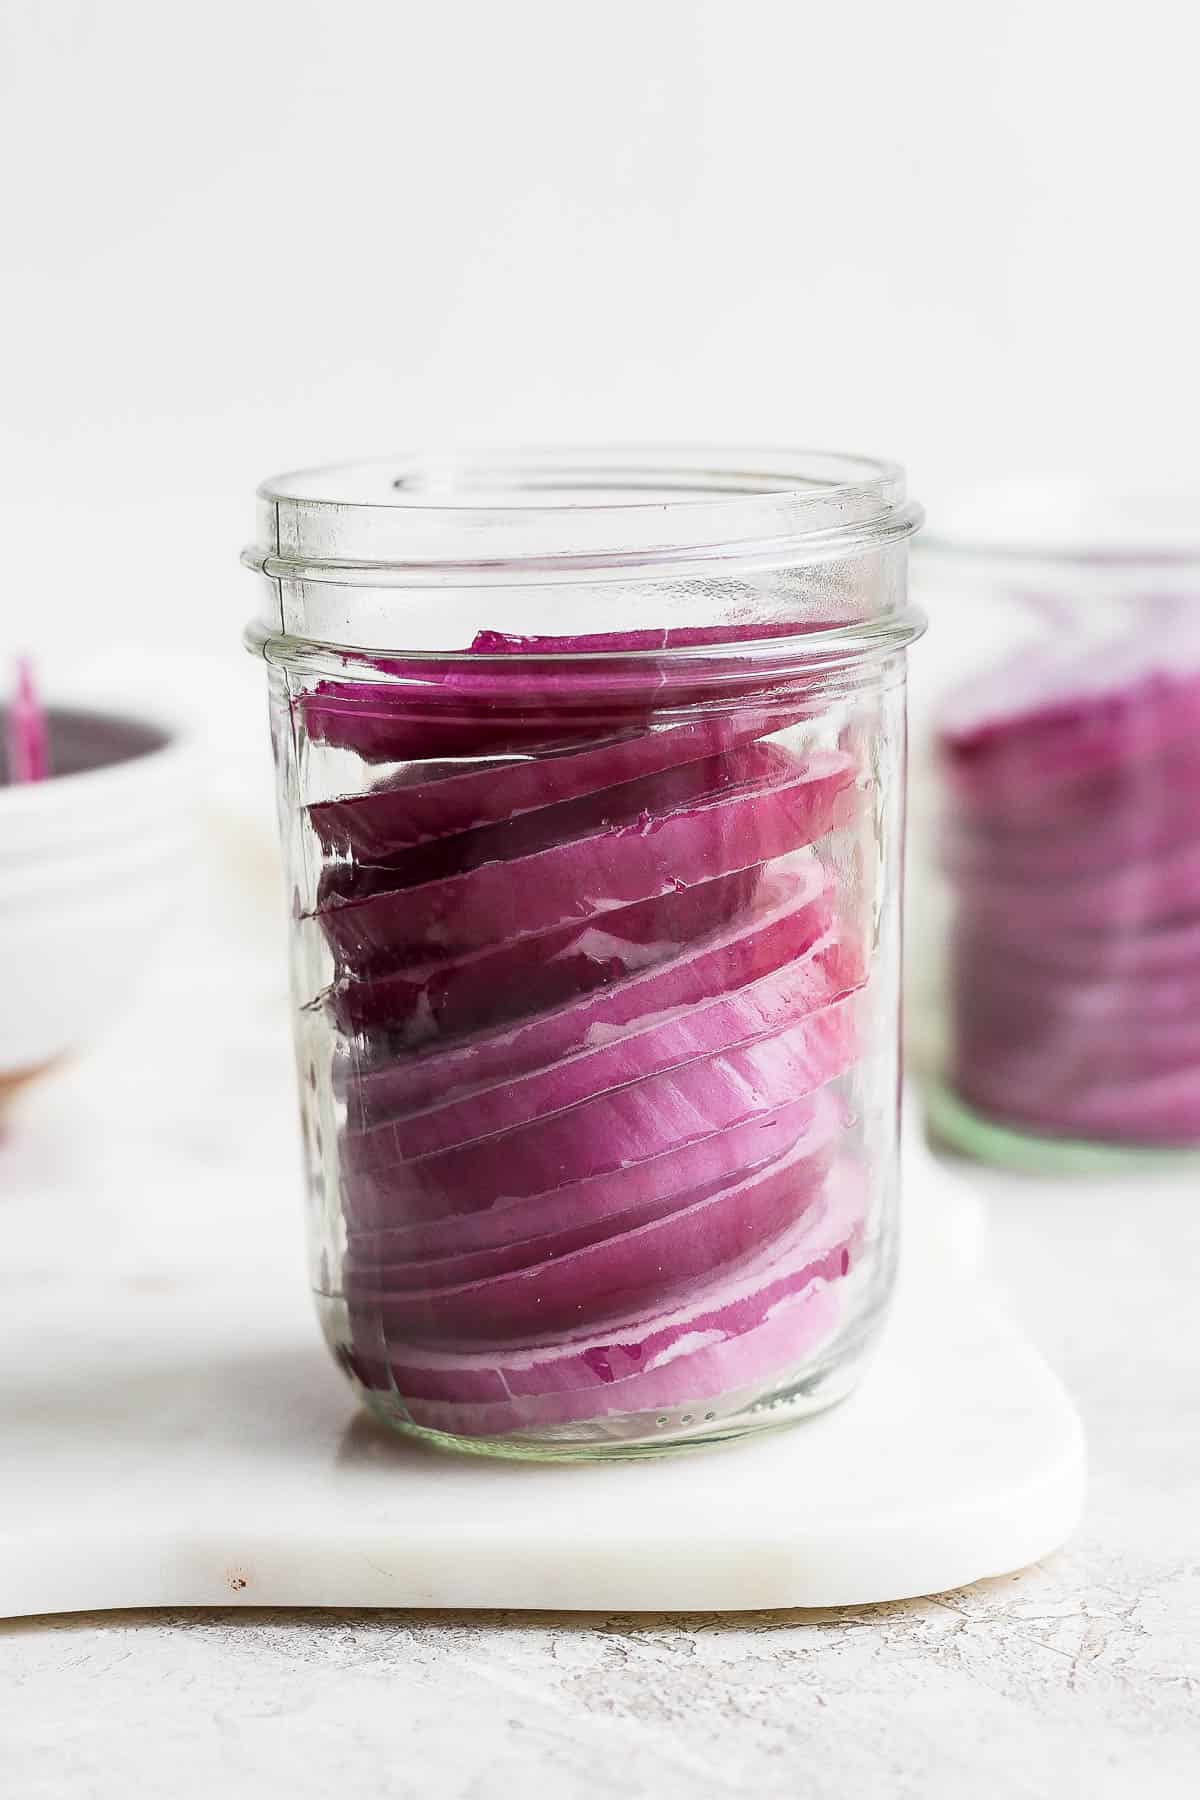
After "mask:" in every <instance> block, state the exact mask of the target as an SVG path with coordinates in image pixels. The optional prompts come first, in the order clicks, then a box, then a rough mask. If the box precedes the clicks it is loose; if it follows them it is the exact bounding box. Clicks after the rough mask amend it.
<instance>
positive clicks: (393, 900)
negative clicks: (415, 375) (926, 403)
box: [246, 451, 918, 1457]
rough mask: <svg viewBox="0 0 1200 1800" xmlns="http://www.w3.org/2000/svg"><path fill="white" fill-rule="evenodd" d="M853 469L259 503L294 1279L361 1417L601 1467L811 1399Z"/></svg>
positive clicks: (865, 617)
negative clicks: (284, 894)
mask: <svg viewBox="0 0 1200 1800" xmlns="http://www.w3.org/2000/svg"><path fill="white" fill-rule="evenodd" d="M917 521H918V515H917V512H916V509H915V508H914V507H912V506H911V505H909V504H908V503H907V502H906V501H905V498H904V486H903V479H902V476H901V474H900V472H899V471H898V470H896V469H895V468H893V467H891V466H890V465H885V464H877V463H871V462H866V461H863V460H859V459H853V458H839V457H829V456H822V455H800V456H796V457H794V458H791V457H781V456H778V455H771V456H758V455H756V456H754V457H753V458H752V459H747V460H746V461H744V462H739V463H736V464H735V465H734V466H733V467H732V468H730V467H727V466H726V463H725V461H723V460H722V459H721V458H720V457H719V456H713V455H712V454H710V453H703V454H699V453H695V454H689V453H686V452H680V453H678V454H676V453H662V454H657V453H655V454H653V455H647V454H646V453H644V452H636V451H635V452H628V453H625V454H621V453H615V452H614V453H611V454H610V453H605V454H603V455H600V454H595V453H588V452H581V453H577V454H572V453H567V452H563V453H555V454H553V455H549V454H545V453H540V454H530V455H528V456H520V455H511V456H508V455H506V456H498V457H489V458H477V459H469V458H468V459H464V460H462V461H458V462H452V463H447V464H427V465H422V464H421V463H418V462H411V463H410V462H402V463H382V464H370V465H365V466H359V467H353V468H346V469H334V470H325V471H319V472H317V473H313V474H304V475H299V476H287V477H283V478H282V479H280V480H277V481H272V482H270V483H268V484H267V485H266V486H265V487H264V488H263V489H262V490H261V491H260V515H259V531H260V535H259V541H258V544H257V546H256V547H254V548H253V549H252V550H251V551H249V552H247V556H246V561H247V562H248V564H249V565H250V566H251V567H253V568H254V569H256V570H257V571H258V572H259V574H260V575H261V577H262V583H261V592H262V606H261V611H260V612H259V615H258V618H257V621H256V623H255V624H254V625H253V627H252V628H251V632H250V640H251V642H252V644H253V646H254V647H255V648H256V649H258V650H259V651H260V652H261V653H262V654H263V655H264V656H265V658H266V660H267V663H268V665H269V669H270V687H271V708H272V721H273V738H274V745H275V754H276V763H277V768H278V774H279V800H280V819H281V828H282V834H283V841H284V846H285V855H286V860H287V868H288V875H289V881H290V885H291V889H292V892H293V896H294V905H293V923H292V971H293V986H294V997H295V1009H296V1010H295V1016H296V1045H297V1053H298V1062H299V1077H300V1093H301V1101H302V1114H303V1130H304V1141H305V1147H306V1153H307V1163H308V1172H309V1194H310V1219H311V1243H312V1274H313V1285H314V1288H315V1291H316V1294H317V1299H318V1305H319V1309H320V1311H321V1314H322V1317H323V1320H324V1326H325V1330H326V1334H327V1336H328V1339H329V1342H330V1345H331V1347H332V1348H333V1351H334V1353H335V1355H336V1357H337V1358H338V1360H339V1362H340V1363H341V1366H342V1367H343V1368H344V1370H345V1371H346V1373H347V1375H348V1376H349V1377H350V1379H351V1380H352V1382H353V1383H354V1384H355V1385H356V1387H357V1389H358V1391H359V1392H360V1394H361V1396H362V1398H363V1399H364V1400H365V1401H366V1403H367V1404H368V1405H369V1406H370V1407H371V1408H372V1409H373V1410H374V1411H375V1412H377V1413H378V1414H379V1415H380V1416H381V1417H382V1418H384V1419H385V1420H387V1421H388V1423H389V1424H391V1425H393V1426H395V1427H397V1428H398V1429H400V1430H402V1431H406V1432H412V1433H417V1434H420V1435H422V1436H425V1437H429V1438H433V1439H435V1440H436V1441H439V1442H441V1443H444V1444H448V1445H453V1446H455V1447H457V1448H460V1449H467V1450H473V1451H487V1452H492V1453H496V1454H502V1455H516V1456H542V1457H546V1456H595V1455H598V1454H603V1453H617V1454H635V1453H640V1452H646V1451H660V1450H663V1449H664V1448H667V1447H673V1446H679V1445H687V1444H694V1443H697V1442H704V1441H707V1440H711V1439H715V1438H722V1437H729V1436H732V1435H736V1434H738V1433H741V1432H743V1431H747V1430H750V1429H754V1428H756V1427H759V1426H766V1425H774V1424H778V1423H783V1422H785V1421H788V1420H791V1419H795V1418H799V1417H801V1416H802V1415H804V1414H805V1413H809V1412H812V1411H815V1410H817V1409H819V1408H821V1407H824V1406H826V1405H828V1404H829V1403H831V1402H832V1401H834V1400H836V1399H838V1398H839V1397H840V1396H842V1395H843V1394H845V1393H846V1392H847V1390H848V1389H849V1388H850V1386H851V1385H852V1383H853V1381H854V1379H855V1376H856V1374H857V1371H858V1369H859V1368H860V1366H861V1364H862V1361H863V1358H864V1355H865V1354H866V1352H867V1349H868V1347H869V1345H870V1344H871V1342H872V1340H873V1338H874V1336H875V1333H876V1331H877V1329H878V1326H879V1323H880V1320H881V1317H882V1314H883V1310H884V1306H885V1303H886V1300H887V1296H888V1292H889V1288H890V1285H891V1280H892V1270H893V1263H894V1256H895V1206H896V1183H897V1166H896V1157H897V1090H898V1041H897V1039H898V1016H899V1014H898V976H899V967H898V965H899V927H900V882H901V867H900V850H901V842H902V816H903V800H904V758H905V732H904V675H905V668H904V665H905V647H906V645H907V644H908V643H909V641H910V640H911V638H912V637H913V635H914V633H915V630H916V624H915V621H914V617H913V615H912V613H911V612H910V611H909V610H908V607H907V601H906V560H907V543H906V540H907V538H908V536H909V535H910V533H911V532H912V530H913V529H914V527H915V525H916V523H917Z"/></svg>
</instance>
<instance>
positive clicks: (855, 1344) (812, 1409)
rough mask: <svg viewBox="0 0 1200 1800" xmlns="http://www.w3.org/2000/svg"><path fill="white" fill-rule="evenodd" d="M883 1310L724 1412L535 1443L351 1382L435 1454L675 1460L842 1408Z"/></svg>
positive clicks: (684, 1412) (656, 1416)
mask: <svg viewBox="0 0 1200 1800" xmlns="http://www.w3.org/2000/svg"><path fill="white" fill-rule="evenodd" d="M883 1310H884V1309H882V1308H880V1309H879V1311H878V1312H877V1313H876V1314H875V1316H874V1317H873V1318H871V1319H869V1320H865V1319H859V1320H856V1321H855V1324H854V1326H853V1327H852V1328H851V1330H850V1331H848V1332H847V1333H846V1334H845V1335H843V1336H842V1337H840V1338H839V1340H838V1341H837V1342H836V1343H835V1344H831V1345H828V1346H827V1347H826V1349H825V1352H824V1354H823V1355H822V1356H821V1357H820V1358H819V1359H815V1360H814V1362H813V1364H812V1365H811V1366H809V1367H808V1368H805V1369H803V1370H801V1371H799V1372H796V1373H793V1374H792V1375H791V1376H790V1377H789V1378H788V1380H787V1382H786V1384H784V1385H782V1386H779V1387H776V1388H772V1389H769V1390H767V1391H766V1392H761V1391H758V1392H754V1393H752V1394H750V1395H747V1396H746V1397H744V1398H743V1399H741V1400H740V1401H739V1400H737V1399H735V1400H733V1401H732V1403H731V1401H730V1399H728V1398H727V1399H726V1401H725V1402H724V1404H723V1407H722V1410H721V1411H720V1412H717V1411H715V1410H714V1409H712V1408H711V1407H710V1408H705V1407H703V1405H702V1404H701V1405H693V1406H691V1407H687V1408H675V1409H673V1410H666V1411H662V1412H658V1413H653V1414H651V1413H640V1414H624V1415H620V1416H614V1417H612V1418H610V1419H604V1420H599V1421H592V1422H591V1423H589V1424H586V1425H576V1426H564V1427H561V1428H558V1429H557V1430H555V1429H553V1428H551V1429H550V1430H547V1431H544V1432H539V1433H538V1434H537V1435H536V1436H534V1435H532V1434H531V1435H528V1436H526V1435H511V1436H506V1437H463V1436H457V1435H455V1434H453V1433H451V1432H444V1431H436V1430H433V1429H431V1428H430V1427H428V1426H424V1425H416V1424H414V1423H413V1421H412V1420H411V1419H410V1418H409V1417H408V1416H407V1413H406V1409H405V1406H404V1402H403V1400H402V1399H401V1398H400V1396H399V1395H397V1394H392V1393H387V1392H383V1391H381V1390H379V1389H375V1388H368V1387H366V1386H364V1385H363V1383H362V1382H360V1381H359V1380H357V1378H356V1377H355V1376H354V1375H353V1374H351V1375H350V1377H349V1379H350V1382H351V1385H352V1386H353V1388H354V1390H355V1392H356V1393H357V1395H358V1397H359V1400H360V1401H361V1402H362V1404H363V1406H364V1407H365V1408H366V1409H367V1411H369V1412H370V1413H372V1414H373V1415H374V1417H375V1418H377V1419H379V1420H380V1421H381V1422H382V1423H383V1424H384V1425H386V1426H387V1427H388V1428H389V1430H391V1431H395V1432H397V1433H399V1434H400V1435H401V1436H402V1437H406V1438H410V1439H414V1440H416V1441H417V1442H420V1443H423V1444H427V1445H429V1446H430V1447H431V1448H433V1449H436V1450H442V1451H450V1452H452V1453H454V1454H458V1455H465V1456H484V1457H497V1458H500V1459H502V1460H505V1461H510V1462H611V1461H619V1460H629V1459H633V1458H639V1457H648V1456H673V1455H676V1454H678V1453H680V1452H683V1451H688V1450H703V1449H707V1448H710V1447H712V1446H713V1445H717V1444H724V1443H730V1442H732V1441H733V1440H735V1439H737V1438H742V1437H749V1436H753V1435H755V1434H757V1433H758V1432H763V1431H776V1430H781V1429H784V1428H786V1427H788V1426H790V1425H796V1424H800V1423H802V1422H803V1421H804V1420H805V1419H809V1418H813V1417H815V1416H816V1415H817V1414H819V1413H823V1412H826V1411H828V1410H829V1408H830V1407H833V1406H837V1405H838V1404H839V1403H840V1402H841V1401H843V1400H845V1399H846V1398H847V1397H848V1396H849V1394H850V1393H851V1392H852V1391H853V1389H854V1388H855V1387H856V1386H857V1385H858V1382H859V1379H860V1378H861V1376H862V1374H863V1372H864V1370H865V1368H866V1365H867V1363H868V1362H869V1361H870V1358H871V1354H872V1352H873V1350H874V1347H875V1342H876V1339H877V1337H878V1335H879V1327H880V1325H881V1323H882V1317H883ZM598 1433H603V1434H605V1435H597V1434H598Z"/></svg>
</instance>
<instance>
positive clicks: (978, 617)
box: [918, 483, 1200, 1171]
mask: <svg viewBox="0 0 1200 1800" xmlns="http://www.w3.org/2000/svg"><path fill="white" fill-rule="evenodd" d="M918 564H919V567H920V571H921V581H922V591H923V595H924V596H925V598H926V599H927V601H928V605H929V609H930V613H931V615H932V616H933V618H934V619H935V621H936V620H937V619H938V618H939V616H940V615H941V614H942V613H943V612H945V614H946V627H947V638H946V640H945V641H944V642H943V646H942V647H943V650H946V651H949V647H950V642H951V641H952V640H955V639H956V640H957V642H958V644H959V646H960V649H961V650H963V654H962V655H961V657H960V659H959V669H958V675H957V679H956V680H955V681H954V682H953V683H951V684H950V685H949V687H948V690H947V691H946V692H945V693H944V695H943V696H942V699H941V701H940V703H939V705H938V707H937V712H936V722H935V731H934V741H933V757H934V765H935V767H936V770H937V773H938V788H939V804H938V812H937V817H936V821H934V822H933V825H932V829H933V839H932V852H933V860H934V863H935V865H936V869H937V879H938V880H939V881H940V883H941V885H942V890H943V902H944V909H943V915H942V916H943V923H944V931H945V937H944V972H943V981H942V985H943V990H944V1006H945V1021H946V1034H945V1042H944V1048H943V1051H942V1072H941V1077H940V1079H939V1080H938V1081H937V1082H936V1083H935V1084H934V1087H933V1090H932V1094H931V1116H932V1122H933V1125H934V1127H935V1129H936V1131H937V1132H938V1133H939V1135H941V1136H942V1137H943V1138H945V1139H948V1140H949V1141H951V1142H952V1143H954V1144H956V1145H957V1146H959V1147H961V1148H964V1149H966V1150H968V1151H970V1152H973V1153H975V1154H979V1155H982V1156H985V1157H987V1158H989V1159H991V1160H1000V1161H1002V1162H1010V1163H1017V1164H1028V1165H1029V1166H1032V1167H1059V1168H1062V1169H1064V1170H1067V1171H1069V1170H1070V1169H1072V1168H1074V1167H1084V1168H1090V1167H1095V1166H1104V1165H1105V1164H1109V1163H1111V1164H1113V1165H1119V1164H1120V1163H1121V1162H1123V1161H1129V1160H1133V1161H1135V1162H1143V1161H1145V1160H1146V1158H1147V1157H1148V1156H1150V1157H1153V1158H1158V1159H1161V1156H1162V1153H1163V1152H1169V1151H1178V1150H1186V1151H1194V1150H1197V1149H1200V1009H1198V1005H1197V1002H1198V1001H1200V495H1197V496H1193V497H1191V498H1187V497H1182V496H1179V497H1172V496H1169V495H1144V494H1143V495H1137V494H1117V493H1114V494H1108V495H1106V494H1102V493H1093V492H1088V491H1087V490H1084V489H1081V488H1079V487H1077V486H1075V485H1074V484H1056V483H1051V484H1033V485H1025V484H1022V485H1020V486H1004V487H1001V488H999V489H997V490H990V491H986V492H983V493H980V494H978V495H977V496H975V497H974V499H973V500H972V502H971V503H970V504H969V506H965V507H964V508H963V509H962V510H961V511H959V512H956V513H954V514H948V515H947V516H946V518H945V520H944V521H942V522H940V523H939V524H938V525H937V526H936V527H935V531H934V534H932V535H929V536H927V537H923V538H922V540H921V545H920V551H919V556H918ZM952 613H953V614H954V615H956V617H957V626H955V625H954V624H953V623H952V620H951V614H952ZM968 641H969V648H965V649H964V646H965V645H967V644H968ZM968 659H971V660H974V661H975V662H976V663H977V664H978V665H979V668H978V672H976V673H974V674H973V675H972V677H971V678H970V679H966V680H964V679H963V675H964V673H966V672H967V664H968Z"/></svg>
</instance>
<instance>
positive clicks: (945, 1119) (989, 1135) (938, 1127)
mask: <svg viewBox="0 0 1200 1800" xmlns="http://www.w3.org/2000/svg"><path fill="white" fill-rule="evenodd" d="M923 1098H924V1103H925V1128H926V1131H927V1133H928V1135H929V1137H930V1139H931V1141H932V1142H933V1143H935V1144H937V1145H940V1146H942V1147H943V1148H945V1149H947V1150H953V1151H956V1152H958V1153H959V1154H960V1155H962V1156H969V1157H971V1158H972V1159H973V1160H974V1161H975V1162H981V1163H989V1164H991V1165H992V1166H993V1167H994V1168H999V1169H1015V1170H1018V1171H1020V1172H1022V1173H1025V1174H1028V1175H1106V1174H1110V1175H1119V1174H1122V1173H1136V1172H1137V1171H1139V1170H1142V1171H1148V1170H1153V1169H1166V1168H1170V1167H1173V1166H1176V1165H1180V1166H1184V1167H1187V1166H1195V1165H1197V1164H1200V1144H1198V1145H1196V1146H1195V1147H1194V1148H1188V1147H1186V1146H1178V1145H1175V1146H1171V1145H1164V1146H1161V1147H1160V1146H1155V1145H1150V1144H1117V1143H1105V1142H1103V1141H1102V1140H1098V1139H1088V1138H1071V1137H1048V1136H1043V1135H1041V1134H1039V1133H1038V1132H1036V1131H1025V1130H1022V1129H1021V1128H1020V1127H1019V1126H1016V1125H1009V1124H1004V1123H1002V1122H1001V1121H1000V1120H998V1119H993V1118H990V1117H989V1116H988V1115H987V1114H986V1113H983V1112H979V1111H977V1110H976V1108H975V1107H973V1106H972V1105H971V1104H970V1103H969V1102H968V1101H966V1100H964V1099H963V1098H962V1096H961V1095H960V1094H959V1093H957V1092H956V1090H955V1089H954V1088H953V1087H951V1086H950V1084H949V1083H948V1082H944V1081H929V1082H927V1083H926V1085H925V1089H924V1095H923Z"/></svg>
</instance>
